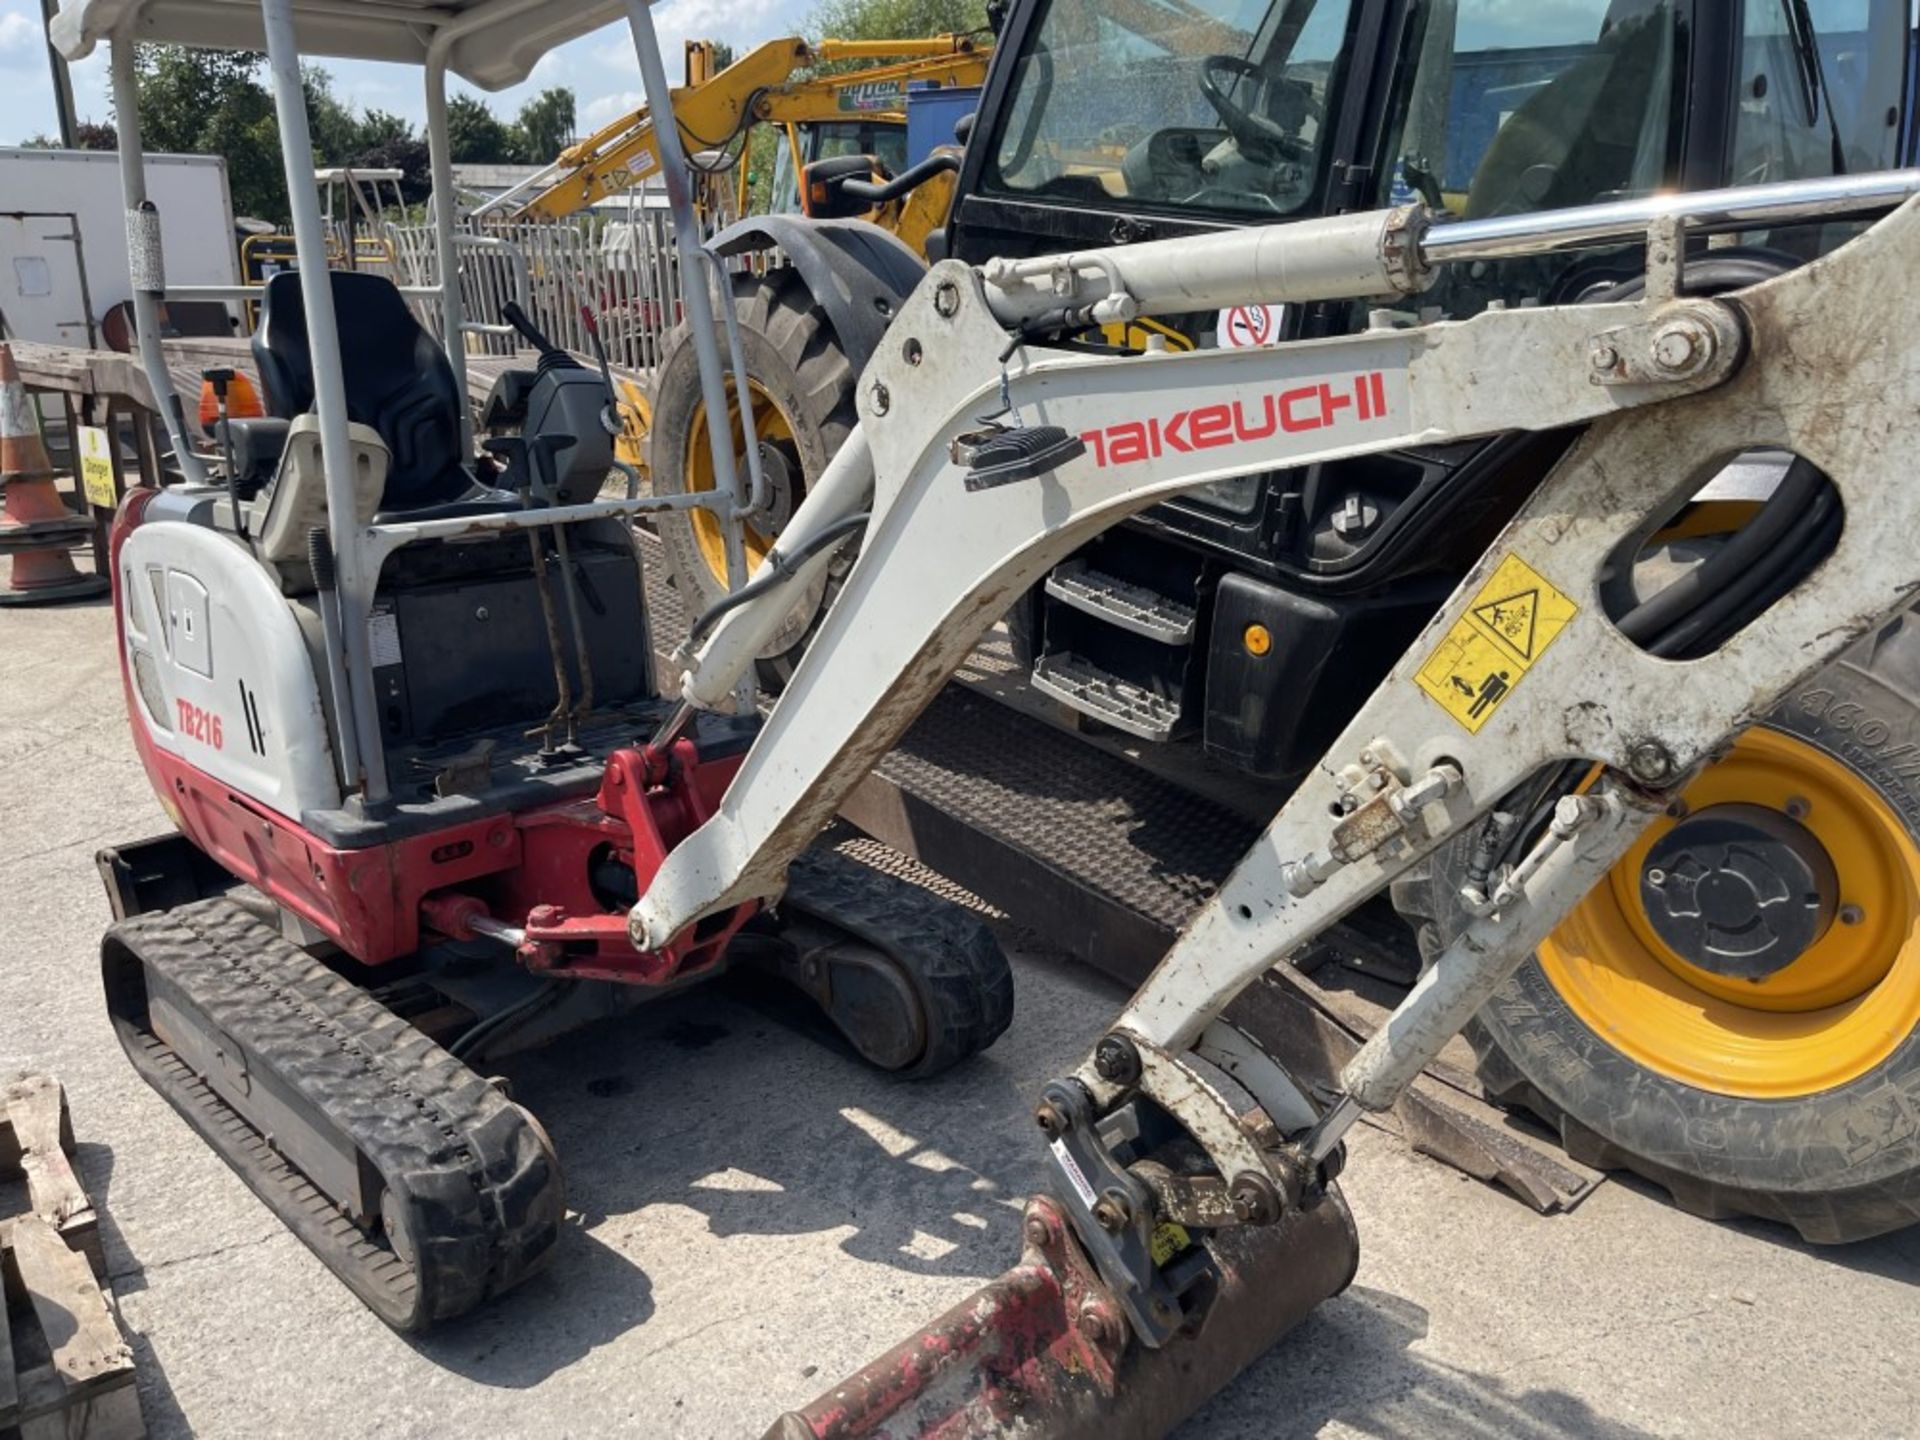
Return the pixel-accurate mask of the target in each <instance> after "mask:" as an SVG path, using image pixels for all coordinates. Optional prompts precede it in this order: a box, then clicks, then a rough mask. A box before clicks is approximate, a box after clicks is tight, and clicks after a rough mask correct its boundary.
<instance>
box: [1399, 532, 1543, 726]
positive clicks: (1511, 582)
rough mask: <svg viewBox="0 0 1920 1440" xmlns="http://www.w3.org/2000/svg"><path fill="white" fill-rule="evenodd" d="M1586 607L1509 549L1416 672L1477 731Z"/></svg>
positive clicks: (1448, 707)
mask: <svg viewBox="0 0 1920 1440" xmlns="http://www.w3.org/2000/svg"><path fill="white" fill-rule="evenodd" d="M1578 611H1579V607H1578V606H1577V605H1575V604H1574V603H1573V602H1572V601H1571V600H1569V599H1568V598H1567V597H1566V596H1565V595H1562V594H1561V593H1560V592H1559V591H1558V590H1556V589H1554V588H1553V586H1551V585H1549V584H1548V583H1547V582H1546V581H1545V580H1544V579H1543V578H1542V577H1541V576H1540V574H1539V572H1538V571H1536V570H1535V569H1534V568H1533V567H1532V566H1531V565H1529V564H1527V562H1526V561H1524V560H1522V559H1521V558H1520V557H1519V556H1518V555H1509V556H1507V558H1506V559H1505V560H1502V561H1501V562H1500V568H1499V569H1497V570H1495V571H1494V572H1493V577H1492V578H1491V579H1490V580H1488V581H1487V583H1486V584H1485V585H1483V586H1481V587H1480V593H1479V594H1478V595H1476V596H1474V597H1473V601H1472V603H1471V604H1469V605H1468V606H1467V613H1466V614H1465V615H1463V616H1461V617H1460V619H1459V620H1458V621H1457V622H1455V624H1454V627H1453V628H1452V629H1451V630H1449V631H1448V632H1447V635H1446V638H1445V639H1444V640H1442V641H1441V642H1440V643H1439V645H1438V646H1436V647H1435V648H1434V652H1433V654H1431V655H1429V656H1428V657H1427V663H1426V664H1424V665H1422V666H1421V667H1420V669H1419V670H1418V671H1417V672H1416V673H1415V675H1414V677H1413V678H1414V680H1415V681H1416V682H1417V683H1418V684H1419V686H1420V688H1421V689H1422V690H1424V691H1426V692H1427V694H1428V695H1430V696H1432V697H1433V698H1434V699H1435V700H1436V701H1438V702H1439V704H1440V708H1441V709H1442V710H1445V711H1446V712H1447V713H1448V714H1449V715H1451V716H1452V717H1453V718H1454V719H1455V720H1458V721H1459V722H1460V724H1461V725H1462V726H1463V727H1465V728H1466V729H1467V730H1468V731H1469V732H1471V733H1475V734H1477V733H1478V732H1479V730H1480V727H1481V726H1482V725H1484V724H1486V723H1487V719H1488V717H1489V716H1491V715H1492V714H1493V712H1494V711H1495V710H1497V709H1499V707H1500V702H1501V701H1503V700H1505V699H1506V698H1507V696H1509V695H1511V694H1512V693H1513V688H1514V687H1515V686H1516V685H1518V684H1519V683H1520V682H1521V680H1522V679H1524V678H1525V677H1526V673H1527V670H1528V668H1529V667H1531V666H1532V664H1533V662H1534V661H1535V660H1537V659H1539V658H1540V655H1541V653H1542V652H1543V651H1545V650H1546V648H1547V646H1549V645H1551V644H1552V643H1553V641H1554V637H1555V636H1557V635H1558V634H1559V633H1560V632H1561V631H1562V630H1564V629H1566V628H1567V622H1568V621H1569V620H1571V619H1573V617H1574V615H1575V614H1576V613H1578Z"/></svg>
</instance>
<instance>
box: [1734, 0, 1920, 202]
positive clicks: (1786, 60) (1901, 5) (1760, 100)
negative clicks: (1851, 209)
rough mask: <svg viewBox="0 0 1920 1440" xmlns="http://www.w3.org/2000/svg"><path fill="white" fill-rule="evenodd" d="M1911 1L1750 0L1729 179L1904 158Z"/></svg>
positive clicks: (1861, 166) (1774, 177) (1860, 167)
mask: <svg viewBox="0 0 1920 1440" xmlns="http://www.w3.org/2000/svg"><path fill="white" fill-rule="evenodd" d="M1905 11H1906V0H1897V3H1891V0H1748V3H1747V5H1746V6H1745V8H1744V12H1743V15H1742V26H1741V32H1742V33H1741V44H1740V79H1739V89H1738V94H1737V98H1736V108H1735V112H1734V124H1733V160H1732V164H1731V166H1730V170H1731V174H1730V175H1729V176H1728V181H1729V183H1731V184H1734V185H1766V184H1772V183H1775V182H1778V181H1782V180H1805V179H1811V178H1815V177H1818V176H1824V175H1833V174H1853V173H1857V172H1860V171H1866V170H1889V169H1892V168H1893V167H1894V166H1895V165H1897V164H1898V163H1899V137H1900V129H1901V120H1902V118H1903V117H1902V114H1901V101H1902V98H1903V96H1902V91H1903V88H1904V80H1905V73H1904V72H1905V67H1906V61H1907V47H1906V43H1905V41H1906V36H1905V33H1904V32H1905V20H1906V14H1905Z"/></svg>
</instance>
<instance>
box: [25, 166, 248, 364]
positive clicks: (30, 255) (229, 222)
mask: <svg viewBox="0 0 1920 1440" xmlns="http://www.w3.org/2000/svg"><path fill="white" fill-rule="evenodd" d="M146 172H147V188H148V194H149V195H150V196H151V197H152V199H153V202H154V204H155V205H156V206H158V207H159V210H160V234H161V244H162V247H163V251H164V254H165V257H166V265H167V279H168V282H169V283H170V284H175V285H237V284H238V283H239V281H240V276H239V263H238V259H237V252H236V243H235V238H234V230H233V201H232V199H231V197H230V196H229V194H228V192H227V163H226V161H225V160H222V159H220V158H219V157H218V156H214V155H149V156H147V157H146ZM132 298H133V282H132V279H131V278H130V276H129V274H128V271H127V234H126V211H125V209H124V206H123V202H122V199H121V195H120V169H119V157H118V156H116V155H114V154H112V153H111V152H107V151H95V150H25V149H7V148H0V335H4V336H5V337H6V338H8V339H17V340H38V341H42V342H44V343H46V344H49V345H75V346H84V347H87V348H93V347H96V346H99V345H101V344H103V343H104V341H103V337H102V334H101V326H102V324H103V323H104V321H105V320H106V317H107V314H108V313H109V312H110V311H111V310H112V309H113V308H114V307H115V306H117V305H119V304H121V303H122V302H124V301H127V300H131V299H132Z"/></svg>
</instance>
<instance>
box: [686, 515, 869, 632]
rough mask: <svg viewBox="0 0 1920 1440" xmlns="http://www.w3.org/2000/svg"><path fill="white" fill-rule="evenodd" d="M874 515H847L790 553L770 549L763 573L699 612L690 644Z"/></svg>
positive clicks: (796, 571)
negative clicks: (727, 615) (728, 613)
mask: <svg viewBox="0 0 1920 1440" xmlns="http://www.w3.org/2000/svg"><path fill="white" fill-rule="evenodd" d="M872 518H873V517H872V514H871V513H870V512H862V513H861V514H858V515H849V516H847V518H846V519H844V520H841V521H838V522H837V523H835V524H832V525H829V526H828V527H827V528H826V529H824V530H822V531H821V532H820V533H819V534H818V535H816V536H814V537H813V539H811V540H809V541H808V542H807V543H806V544H804V545H802V546H801V547H800V548H799V549H798V550H796V551H794V552H793V554H791V555H782V554H781V553H780V551H779V549H778V548H777V547H776V548H775V549H772V550H769V551H768V552H767V558H766V561H765V562H764V564H763V566H762V570H763V572H764V573H762V574H760V575H758V576H756V577H755V578H754V579H753V580H752V581H750V582H749V583H747V584H745V585H742V586H741V587H740V588H739V589H738V590H736V591H734V592H733V593H732V594H731V595H729V596H727V597H726V598H725V599H722V600H719V601H716V602H715V603H714V604H712V605H710V606H708V607H707V609H705V610H703V611H702V612H701V613H700V618H699V619H697V620H695V621H694V622H693V626H692V628H691V629H689V630H688V631H687V641H686V643H687V644H688V645H689V646H693V645H698V644H699V643H700V641H701V640H702V639H703V638H704V637H705V636H706V633H707V632H708V631H709V630H711V629H712V628H713V627H714V626H715V625H716V624H718V623H719V620H720V617H721V616H723V615H725V614H726V613H727V612H728V611H730V610H737V609H739V608H740V607H741V606H742V605H745V604H747V603H748V602H749V601H752V600H757V599H759V598H760V597H761V596H762V595H764V594H766V593H767V591H769V590H772V589H775V588H776V587H778V586H781V585H784V584H786V583H787V581H789V580H791V579H792V578H793V577H794V576H795V575H796V574H797V573H799V570H800V567H801V566H802V565H804V564H805V563H806V562H807V561H809V560H811V559H812V558H813V557H814V556H815V555H818V554H819V553H820V552H821V551H822V550H825V549H827V548H828V547H830V546H833V545H838V544H839V543H840V542H841V541H842V540H844V539H846V538H847V536H849V535H851V534H853V533H854V532H855V531H856V530H864V529H865V528H866V524H867V521H868V520H870V519H872Z"/></svg>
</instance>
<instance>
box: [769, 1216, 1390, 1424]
mask: <svg viewBox="0 0 1920 1440" xmlns="http://www.w3.org/2000/svg"><path fill="white" fill-rule="evenodd" d="M1024 1234H1025V1238H1026V1246H1025V1250H1024V1252H1023V1254H1022V1255H1021V1257H1020V1263H1019V1264H1018V1265H1016V1266H1014V1267H1013V1269H1011V1270H1009V1271H1007V1272H1006V1273H1005V1274H1004V1275H1002V1276H1000V1278H999V1279H997V1280H994V1281H992V1282H991V1283H990V1284H988V1285H986V1286H984V1287H982V1288H981V1289H980V1290H978V1291H976V1292H975V1293H974V1294H973V1295H972V1296H971V1297H970V1298H969V1299H967V1300H965V1301H963V1302H962V1303H961V1304H959V1305H956V1306H955V1307H954V1308H953V1309H951V1310H949V1311H948V1312H947V1313H946V1314H945V1315H942V1316H941V1317H940V1318H939V1319H938V1320H935V1321H934V1322H933V1323H932V1324H930V1325H928V1326H927V1327H926V1328H925V1329H923V1330H921V1331H920V1332H919V1333H918V1334H917V1335H914V1336H913V1337H911V1338H910V1339H908V1340H906V1341H903V1342H902V1343H901V1344H899V1345H896V1346H895V1347H894V1348H893V1349H892V1350H889V1351H888V1352H887V1353H886V1354H885V1355H882V1356H881V1357H880V1358H879V1359H877V1360H875V1361H873V1363H871V1364H870V1365H868V1366H867V1367H866V1368H865V1369H863V1370H861V1371H860V1372H859V1373H858V1374H856V1375H854V1376H852V1377H850V1378H849V1379H847V1380H845V1381H843V1382H842V1383H841V1384H839V1385H836V1386H834V1387H833V1388H832V1389H831V1390H829V1391H828V1392H827V1393H826V1394H824V1395H822V1396H821V1397H820V1398H819V1399H817V1400H815V1401H814V1402H813V1403H812V1404H811V1405H809V1406H807V1407H806V1408H805V1409H804V1410H798V1411H794V1412H792V1413H790V1414H787V1415H783V1416H781V1417H780V1419H779V1420H777V1421H776V1422H774V1425H773V1427H772V1428H771V1429H770V1430H768V1431H767V1433H766V1437H765V1440H971V1437H980V1440H986V1437H989V1436H1007V1435H1018V1436H1021V1437H1029V1440H1136V1437H1137V1440H1147V1437H1157V1436H1161V1435H1164V1434H1166V1433H1167V1431H1169V1430H1171V1429H1172V1428H1173V1427H1174V1426H1175V1425H1178V1424H1179V1423H1180V1422H1181V1421H1182V1420H1184V1419H1185V1418H1186V1417H1187V1416H1189V1415H1191V1414H1192V1413H1193V1412H1194V1411H1195V1410H1197V1409H1199V1407H1200V1406H1201V1405H1202V1404H1204V1403H1205V1402H1206V1401H1207V1399H1208V1398H1209V1397H1211V1396H1212V1395H1213V1394H1214V1393H1215V1392H1217V1391H1218V1390H1220V1389H1221V1388H1223V1387H1224V1386H1225V1385H1227V1384H1228V1383H1229V1382H1230V1381H1231V1380H1232V1379H1233V1378H1234V1376H1236V1375H1238V1374H1239V1373H1240V1372H1241V1371H1242V1370H1243V1369H1245V1368H1246V1367H1247V1366H1248V1365H1249V1364H1251V1363H1252V1362H1253V1361H1254V1360H1255V1359H1257V1358H1258V1357H1259V1356H1260V1355H1262V1354H1263V1353H1265V1352H1266V1350H1268V1349H1269V1348H1270V1347H1271V1346H1272V1345H1273V1344H1274V1342H1275V1341H1277V1340H1278V1339H1279V1338H1280V1337H1281V1336H1282V1335H1284V1334H1286V1332H1287V1331H1289V1330H1291V1329H1292V1328H1293V1327H1294V1326H1295V1325H1297V1324H1299V1323H1300V1321H1301V1320H1302V1319H1304V1318H1305V1317H1306V1315H1307V1313H1308V1312H1309V1311H1311V1310H1312V1309H1313V1308H1314V1307H1315V1306H1317V1305H1319V1304H1320V1303H1321V1302H1322V1301H1325V1300H1329V1299H1331V1298H1332V1297H1333V1296H1335V1295H1338V1294H1339V1293H1340V1292H1341V1291H1342V1290H1344V1289H1346V1288H1347V1285H1348V1284H1349V1283H1350V1282H1351V1281H1352V1279H1353V1274H1354V1269H1355V1267H1356V1266H1357V1265H1358V1264H1359V1260H1360V1242H1359V1236H1358V1235H1357V1234H1356V1232H1355V1230H1354V1226H1353V1216H1352V1213H1351V1212H1350V1211H1349V1210H1348V1209H1347V1204H1346V1201H1345V1200H1344V1199H1343V1198H1342V1197H1341V1195H1340V1193H1339V1191H1338V1188H1337V1187H1329V1189H1328V1192H1327V1193H1326V1195H1325V1196H1324V1197H1322V1198H1321V1199H1320V1201H1319V1202H1318V1203H1317V1204H1315V1205H1314V1206H1313V1207H1312V1208H1310V1209H1305V1210H1300V1211H1296V1212H1294V1213H1293V1214H1291V1215H1289V1216H1288V1217H1287V1218H1286V1219H1285V1220H1284V1221H1282V1222H1281V1223H1280V1224H1278V1225H1273V1226H1266V1227H1253V1226H1242V1227H1236V1228H1233V1229H1227V1230H1220V1231H1216V1232H1214V1233H1213V1235H1212V1236H1211V1237H1209V1238H1208V1240H1207V1241H1206V1242H1205V1243H1206V1245H1207V1248H1208V1250H1209V1252H1210V1253H1211V1255H1212V1257H1213V1261H1214V1264H1215V1265H1216V1267H1217V1268H1218V1270H1219V1292H1218V1295H1217V1296H1216V1298H1215V1299H1214V1301H1213V1303H1212V1305H1211V1306H1210V1307H1209V1308H1208V1309H1207V1311H1206V1314H1205V1316H1204V1318H1203V1319H1202V1320H1201V1322H1200V1324H1199V1328H1198V1329H1197V1330H1196V1331H1194V1332H1192V1333H1182V1334H1180V1335H1178V1336H1176V1337H1175V1338H1174V1340H1173V1341H1172V1342H1171V1343H1169V1344H1168V1345H1166V1346H1164V1347H1162V1348H1161V1349H1158V1350H1149V1349H1147V1348H1146V1347H1145V1346H1143V1345H1141V1344H1140V1343H1139V1342H1138V1341H1137V1340H1135V1339H1134V1338H1133V1335H1132V1332H1131V1331H1130V1330H1129V1329H1128V1327H1127V1324H1126V1321H1125V1320H1124V1319H1123V1318H1122V1316H1121V1313H1120V1309H1119V1307H1118V1306H1117V1305H1115V1304H1114V1302H1113V1299H1112V1297H1111V1296H1110V1295H1109V1294H1108V1293H1107V1291H1106V1288H1105V1287H1104V1286H1103V1285H1102V1284H1101V1282H1100V1279H1099V1276H1098V1275H1097V1274H1096V1273H1095V1272H1094V1269H1093V1267H1092V1265H1091V1263H1090V1262H1089V1261H1088V1260H1087V1258H1086V1255H1085V1253H1084V1252H1083V1251H1082V1250H1081V1248H1080V1245H1079V1242H1078V1241H1077V1240H1075V1239H1074V1238H1073V1235H1072V1232H1071V1230H1070V1229H1069V1228H1068V1226H1067V1223H1066V1220H1065V1218H1064V1217H1063V1215H1062V1213H1061V1211H1060V1208H1059V1206H1058V1205H1056V1204H1055V1203H1054V1202H1053V1201H1052V1200H1050V1199H1047V1198H1044V1197H1042V1198H1037V1199H1034V1200H1032V1201H1030V1202H1028V1205H1027V1211H1026V1223H1025V1230H1024Z"/></svg>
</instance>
